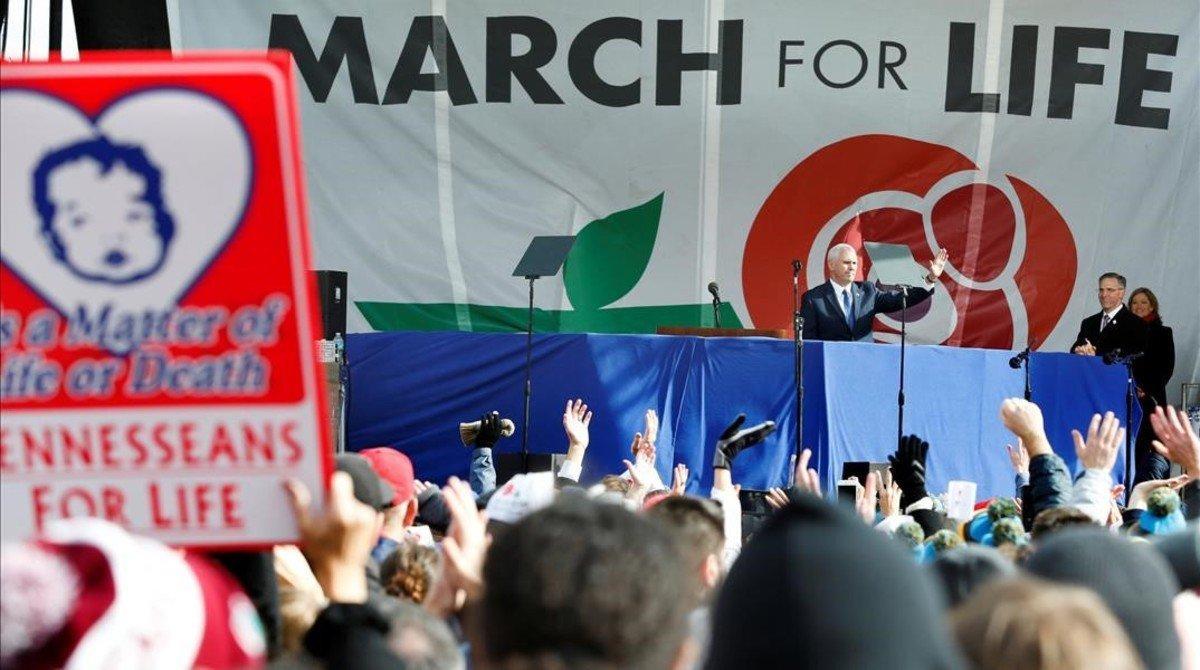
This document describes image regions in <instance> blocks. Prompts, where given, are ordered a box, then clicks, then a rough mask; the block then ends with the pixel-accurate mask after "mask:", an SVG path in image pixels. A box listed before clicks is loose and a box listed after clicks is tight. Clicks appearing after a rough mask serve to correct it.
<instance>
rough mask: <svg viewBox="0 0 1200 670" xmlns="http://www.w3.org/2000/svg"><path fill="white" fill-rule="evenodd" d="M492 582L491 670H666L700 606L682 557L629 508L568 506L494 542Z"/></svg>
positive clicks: (485, 623)
mask: <svg viewBox="0 0 1200 670" xmlns="http://www.w3.org/2000/svg"><path fill="white" fill-rule="evenodd" d="M483 578H484V583H486V584H487V588H486V589H485V591H484V597H483V605H482V608H481V609H482V611H481V614H482V616H481V617H480V621H479V624H480V626H481V628H480V635H481V638H482V640H483V642H484V644H483V653H484V655H485V657H486V658H488V659H489V661H490V662H491V663H492V664H497V665H513V664H516V665H522V663H523V662H524V663H525V664H528V663H529V662H531V661H533V660H534V659H539V658H541V659H543V661H544V660H545V658H546V657H551V658H554V657H557V658H559V659H561V660H562V663H563V665H564V666H566V667H582V666H589V667H611V668H632V669H635V670H636V669H641V668H647V669H648V668H664V667H668V666H669V665H670V664H671V661H672V660H673V659H674V657H675V655H676V654H677V653H678V651H679V649H680V646H681V645H682V643H683V640H684V634H685V632H686V614H687V611H688V605H689V604H690V602H691V598H689V586H690V581H689V579H688V576H687V575H686V574H685V570H684V567H683V559H682V557H681V555H680V553H679V550H678V548H677V547H676V545H675V542H674V541H673V540H672V539H671V538H670V537H669V536H668V535H666V534H664V533H662V532H661V529H660V528H659V527H658V526H657V525H656V524H654V523H651V522H650V521H649V520H647V519H644V518H641V517H638V516H635V515H634V514H633V513H631V512H629V511H627V510H626V509H625V508H624V507H623V506H621V505H614V504H608V503H603V502H596V501H592V500H588V499H586V498H583V497H581V496H564V497H562V498H560V499H559V500H558V501H557V502H556V503H555V504H553V505H551V506H550V507H547V508H545V509H542V510H539V511H537V512H534V513H533V514H530V515H529V516H527V517H525V518H524V519H522V520H521V521H519V522H517V523H516V524H514V525H513V526H512V527H511V528H510V529H509V530H508V532H506V533H505V534H503V535H501V536H500V537H498V538H496V539H495V540H494V541H493V542H492V546H491V548H490V549H489V550H488V554H487V560H486V561H485V563H484V568H483ZM536 665H539V666H541V665H544V662H539V663H536Z"/></svg>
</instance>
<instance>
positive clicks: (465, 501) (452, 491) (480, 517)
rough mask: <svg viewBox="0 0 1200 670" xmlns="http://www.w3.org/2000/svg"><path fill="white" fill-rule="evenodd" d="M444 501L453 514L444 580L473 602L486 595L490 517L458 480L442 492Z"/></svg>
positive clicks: (445, 550)
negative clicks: (480, 508)
mask: <svg viewBox="0 0 1200 670" xmlns="http://www.w3.org/2000/svg"><path fill="white" fill-rule="evenodd" d="M442 498H444V499H445V501H446V507H447V508H448V509H449V510H450V528H449V530H448V531H447V533H446V539H445V540H444V541H443V542H442V554H443V556H444V557H445V561H444V562H443V566H444V568H443V576H444V579H445V580H446V583H447V585H448V586H449V587H450V588H451V589H452V590H454V591H455V592H456V593H461V594H462V595H463V596H465V599H466V601H467V602H470V601H473V600H475V599H477V598H478V597H479V596H480V595H481V594H482V593H483V558H484V554H486V553H487V547H488V544H489V543H490V542H491V540H490V538H489V537H488V535H487V513H486V512H483V511H481V510H479V509H478V508H477V507H476V506H475V498H474V496H472V495H471V489H470V487H468V486H467V485H466V484H465V483H464V482H462V481H461V480H459V479H458V478H457V477H451V478H450V481H448V482H447V483H446V486H445V487H443V488H442Z"/></svg>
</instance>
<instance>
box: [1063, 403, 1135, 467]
mask: <svg viewBox="0 0 1200 670" xmlns="http://www.w3.org/2000/svg"><path fill="white" fill-rule="evenodd" d="M1071 437H1072V438H1073V439H1074V440H1075V456H1076V458H1078V459H1079V462H1080V464H1082V465H1083V467H1084V468H1086V469H1088V470H1103V471H1104V472H1111V471H1112V469H1113V465H1115V464H1116V462H1117V452H1118V450H1119V447H1120V446H1121V444H1122V443H1123V442H1124V441H1125V429H1124V428H1122V427H1121V422H1120V421H1119V420H1118V419H1117V417H1116V415H1114V414H1113V413H1112V412H1106V413H1105V414H1104V417H1103V418H1101V417H1100V415H1099V414H1093V415H1092V421H1091V423H1090V424H1088V431H1087V440H1084V438H1083V435H1081V434H1080V433H1079V431H1078V430H1072V431H1071Z"/></svg>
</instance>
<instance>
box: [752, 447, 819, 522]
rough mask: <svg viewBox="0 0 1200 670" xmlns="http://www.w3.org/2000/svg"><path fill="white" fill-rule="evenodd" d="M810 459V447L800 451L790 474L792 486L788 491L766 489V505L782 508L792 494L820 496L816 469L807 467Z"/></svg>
mask: <svg viewBox="0 0 1200 670" xmlns="http://www.w3.org/2000/svg"><path fill="white" fill-rule="evenodd" d="M811 459H812V450H811V449H805V450H804V451H801V452H800V458H799V459H797V460H796V469H795V472H794V473H793V474H792V488H791V489H790V490H788V491H784V490H783V489H781V488H772V489H768V490H767V494H766V496H765V498H764V499H765V500H766V501H767V504H768V505H770V506H771V507H773V508H775V509H782V508H783V507H785V506H787V504H788V503H789V502H791V500H792V499H793V496H796V495H803V494H806V493H807V494H811V495H815V496H817V497H818V498H819V497H821V477H820V476H819V475H818V474H817V471H816V470H814V469H812V468H810V467H808V463H809V461H810V460H811Z"/></svg>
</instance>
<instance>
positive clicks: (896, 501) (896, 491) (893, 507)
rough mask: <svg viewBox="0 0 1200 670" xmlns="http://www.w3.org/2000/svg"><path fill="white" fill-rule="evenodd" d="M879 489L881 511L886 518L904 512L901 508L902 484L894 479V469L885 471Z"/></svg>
mask: <svg viewBox="0 0 1200 670" xmlns="http://www.w3.org/2000/svg"><path fill="white" fill-rule="evenodd" d="M880 483H881V487H880V489H879V513H880V514H882V515H883V516H884V517H885V518H890V517H893V516H899V515H900V514H901V513H902V510H901V509H900V498H901V496H902V495H903V493H902V492H901V490H900V485H899V484H897V483H896V482H895V481H894V480H893V479H892V471H891V470H890V469H889V470H884V471H883V481H882V482H880Z"/></svg>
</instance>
